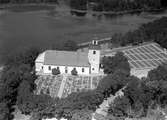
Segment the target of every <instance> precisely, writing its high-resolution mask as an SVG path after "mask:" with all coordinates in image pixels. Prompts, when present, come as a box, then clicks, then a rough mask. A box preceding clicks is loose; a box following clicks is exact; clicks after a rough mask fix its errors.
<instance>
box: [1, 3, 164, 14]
mask: <svg viewBox="0 0 167 120" xmlns="http://www.w3.org/2000/svg"><path fill="white" fill-rule="evenodd" d="M24 7H27V8H28V7H38V8H36V9H56V8H57V7H59V8H60V7H61V5H59V4H56V3H53V4H51V3H26V4H24V3H23V4H12V3H11V4H3V5H0V10H19V9H26V8H24ZM40 7H45V8H40ZM62 7H63V6H62ZM165 10H167V8H159V9H151V8H149V9H133V10H124V11H89V10H79V9H70V8H68V10H67V9H66V10H64V11H71V12H78V13H87V14H97V15H123V14H131V13H142V12H149V13H151V12H163V11H165ZM30 11H31V10H30Z"/></svg>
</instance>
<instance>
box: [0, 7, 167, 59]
mask: <svg viewBox="0 0 167 120" xmlns="http://www.w3.org/2000/svg"><path fill="white" fill-rule="evenodd" d="M162 16H167V12H163V13H157V14H153V13H142V14H140V15H138V14H133V15H132V14H126V15H122V16H117V17H101V18H97V17H91V16H89V15H87V16H85V17H76V16H72V15H70V14H68V13H66V12H61V11H56V10H54V11H52V10H51V11H50V10H39V11H23V12H21V11H19V12H16V11H6V10H5V11H4V10H1V11H0V56H1V58H3V57H4V56H5V55H8V54H10V53H12V52H15V51H20V50H22V49H23V48H26V47H30V46H37V47H41V48H44V49H51V48H53V47H54V46H58V47H61V46H62V43H63V42H65V41H66V40H74V41H76V42H78V43H79V42H85V41H90V40H92V39H93V38H94V36H95V35H96V36H97V37H98V38H105V37H111V36H112V35H113V34H114V33H120V32H121V33H126V32H127V31H129V30H134V29H136V28H138V27H139V26H140V25H141V24H143V23H147V22H149V21H153V20H155V19H157V18H160V17H162Z"/></svg>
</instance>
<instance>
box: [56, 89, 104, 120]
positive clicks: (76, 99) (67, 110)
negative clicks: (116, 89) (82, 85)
mask: <svg viewBox="0 0 167 120" xmlns="http://www.w3.org/2000/svg"><path fill="white" fill-rule="evenodd" d="M102 101H103V95H102V94H101V93H99V92H98V91H95V90H89V91H86V92H78V93H72V94H70V95H69V96H67V97H66V98H63V99H61V100H60V101H59V102H58V103H57V104H56V106H55V114H56V115H57V116H58V117H59V118H62V117H64V118H67V119H71V118H72V117H73V116H74V117H75V116H76V115H77V117H78V115H79V116H80V113H78V112H81V111H82V110H83V111H84V110H88V111H95V110H96V108H97V107H98V106H99V105H100V104H101V103H102ZM74 117H73V118H74ZM83 117H84V116H83ZM85 117H86V116H85Z"/></svg>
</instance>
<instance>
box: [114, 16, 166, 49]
mask: <svg viewBox="0 0 167 120" xmlns="http://www.w3.org/2000/svg"><path fill="white" fill-rule="evenodd" d="M147 41H155V42H157V43H159V44H160V45H161V46H162V47H164V48H167V17H162V18H161V19H158V20H155V21H153V22H150V23H147V24H143V25H142V26H141V27H139V28H138V29H137V30H135V31H129V32H127V33H126V34H125V35H123V34H115V35H113V37H112V41H111V42H112V43H113V44H117V45H121V46H125V45H128V44H134V45H137V44H140V43H142V42H147Z"/></svg>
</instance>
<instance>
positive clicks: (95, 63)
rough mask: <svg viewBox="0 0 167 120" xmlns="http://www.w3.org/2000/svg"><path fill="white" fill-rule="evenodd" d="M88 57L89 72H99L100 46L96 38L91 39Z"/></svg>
mask: <svg viewBox="0 0 167 120" xmlns="http://www.w3.org/2000/svg"><path fill="white" fill-rule="evenodd" d="M88 59H89V63H90V66H91V68H90V73H99V70H100V46H99V45H98V41H97V40H93V41H92V43H91V44H90V46H89V52H88Z"/></svg>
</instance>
